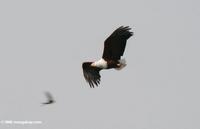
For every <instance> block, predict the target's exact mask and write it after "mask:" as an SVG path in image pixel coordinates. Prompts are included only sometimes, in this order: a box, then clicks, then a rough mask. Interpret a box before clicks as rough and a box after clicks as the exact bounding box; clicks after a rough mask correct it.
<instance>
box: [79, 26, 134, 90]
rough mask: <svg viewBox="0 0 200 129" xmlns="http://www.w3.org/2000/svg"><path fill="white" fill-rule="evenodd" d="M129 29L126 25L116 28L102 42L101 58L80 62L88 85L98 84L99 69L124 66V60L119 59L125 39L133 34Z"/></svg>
mask: <svg viewBox="0 0 200 129" xmlns="http://www.w3.org/2000/svg"><path fill="white" fill-rule="evenodd" d="M130 29H131V28H129V27H128V26H126V27H123V26H121V27H119V28H117V29H116V30H115V31H114V32H113V33H112V34H111V35H110V36H109V37H108V38H107V39H106V40H105V42H104V51H103V56H102V59H101V60H99V61H96V62H84V63H83V64H82V68H83V75H84V77H85V80H86V81H87V82H88V83H89V85H90V87H92V88H94V85H96V86H98V84H100V79H101V76H100V74H99V72H100V70H102V69H111V68H116V69H121V68H123V67H125V66H126V64H125V60H121V56H123V54H124V50H125V47H126V41H127V39H129V38H130V37H131V36H132V35H133V32H130Z"/></svg>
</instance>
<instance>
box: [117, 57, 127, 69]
mask: <svg viewBox="0 0 200 129" xmlns="http://www.w3.org/2000/svg"><path fill="white" fill-rule="evenodd" d="M125 66H126V60H125V59H120V60H119V67H118V68H115V69H116V70H121V69H123V68H124V67H125Z"/></svg>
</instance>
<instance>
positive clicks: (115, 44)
mask: <svg viewBox="0 0 200 129" xmlns="http://www.w3.org/2000/svg"><path fill="white" fill-rule="evenodd" d="M130 29H131V28H129V27H128V26H126V27H123V26H121V27H119V28H118V29H116V30H115V31H114V32H113V33H112V34H111V35H110V36H109V37H108V38H107V39H106V40H105V42H104V51H103V58H104V59H105V60H106V59H109V60H119V59H120V58H121V56H123V54H124V50H125V47H126V41H127V39H129V38H130V37H131V36H132V35H133V32H130V31H129V30H130Z"/></svg>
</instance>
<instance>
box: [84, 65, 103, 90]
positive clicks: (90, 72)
mask: <svg viewBox="0 0 200 129" xmlns="http://www.w3.org/2000/svg"><path fill="white" fill-rule="evenodd" d="M82 68H83V75H84V77H85V80H86V81H87V82H88V83H89V85H90V87H91V88H94V85H96V86H98V84H100V80H101V75H100V74H99V71H100V70H101V69H100V68H97V67H93V66H91V65H90V64H88V63H83V64H82Z"/></svg>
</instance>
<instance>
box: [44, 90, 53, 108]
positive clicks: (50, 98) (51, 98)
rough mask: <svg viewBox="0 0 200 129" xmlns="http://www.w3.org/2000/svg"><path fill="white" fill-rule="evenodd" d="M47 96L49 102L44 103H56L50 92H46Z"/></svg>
mask: <svg viewBox="0 0 200 129" xmlns="http://www.w3.org/2000/svg"><path fill="white" fill-rule="evenodd" d="M45 96H46V97H47V102H44V103H42V104H44V105H46V104H52V103H55V100H54V99H53V97H52V95H51V94H50V93H49V92H45Z"/></svg>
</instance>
